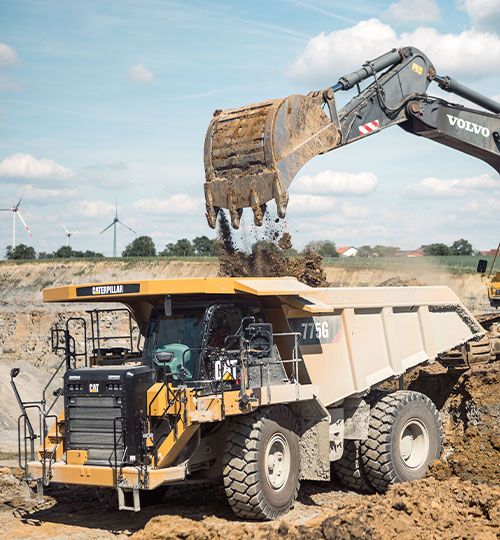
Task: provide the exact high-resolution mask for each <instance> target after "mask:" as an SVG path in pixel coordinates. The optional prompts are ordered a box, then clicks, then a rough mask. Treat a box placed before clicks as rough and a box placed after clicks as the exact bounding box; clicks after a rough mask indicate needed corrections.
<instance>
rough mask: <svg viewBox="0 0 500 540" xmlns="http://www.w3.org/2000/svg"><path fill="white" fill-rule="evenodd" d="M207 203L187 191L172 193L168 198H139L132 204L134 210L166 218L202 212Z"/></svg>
mask: <svg viewBox="0 0 500 540" xmlns="http://www.w3.org/2000/svg"><path fill="white" fill-rule="evenodd" d="M204 205H205V201H204V199H201V198H197V197H190V196H189V195H187V194H186V193H180V194H178V195H172V196H171V197H168V198H167V199H139V200H138V201H135V202H134V204H133V205H132V206H133V208H134V210H138V211H140V212H144V213H145V214H146V215H147V214H156V215H162V216H164V217H166V218H168V217H169V216H172V215H175V216H178V215H189V213H191V212H192V213H193V214H196V213H198V212H200V211H201V210H202V209H203V207H204Z"/></svg>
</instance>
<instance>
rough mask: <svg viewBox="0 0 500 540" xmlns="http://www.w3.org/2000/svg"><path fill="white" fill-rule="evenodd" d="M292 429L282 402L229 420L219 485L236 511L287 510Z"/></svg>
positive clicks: (253, 515) (295, 451)
mask: <svg viewBox="0 0 500 540" xmlns="http://www.w3.org/2000/svg"><path fill="white" fill-rule="evenodd" d="M297 433H298V428H297V423H296V422H295V419H294V417H293V415H292V413H291V412H290V410H289V409H288V408H286V407H285V406H283V405H276V406H274V407H266V408H264V409H259V410H258V411H255V412H253V413H251V414H246V415H242V416H237V417H234V418H232V419H231V420H230V422H229V425H228V431H227V439H226V449H225V455H224V473H223V474H224V488H225V490H226V496H227V498H228V501H229V504H230V505H231V508H232V509H233V511H234V512H235V514H236V515H237V516H239V517H242V518H250V519H276V518H278V517H280V516H282V515H283V514H286V513H287V512H288V511H289V510H290V508H291V507H292V505H293V503H294V501H295V499H296V498H297V493H298V490H299V474H300V450H299V436H298V434H297Z"/></svg>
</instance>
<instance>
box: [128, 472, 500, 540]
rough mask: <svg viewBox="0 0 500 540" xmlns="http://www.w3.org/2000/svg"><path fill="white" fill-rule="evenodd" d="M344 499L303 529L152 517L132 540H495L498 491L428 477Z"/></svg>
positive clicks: (498, 524)
mask: <svg viewBox="0 0 500 540" xmlns="http://www.w3.org/2000/svg"><path fill="white" fill-rule="evenodd" d="M360 499H361V498H360V497H347V498H346V499H345V502H340V504H338V505H335V506H330V507H326V508H323V513H322V515H321V517H316V518H313V519H311V520H309V521H306V522H305V523H304V524H296V523H295V524H294V523H290V522H288V521H286V520H283V521H281V522H276V523H272V524H266V523H264V524H257V523H235V522H229V523H228V522H227V521H223V520H221V519H220V518H216V519H213V518H212V519H209V518H206V519H203V520H201V521H199V520H192V519H187V518H179V519H175V520H172V519H171V518H170V517H168V516H156V517H154V518H153V519H152V520H150V521H149V522H148V523H147V525H146V526H145V528H144V529H143V530H142V531H139V532H137V533H136V534H134V535H133V536H132V538H133V539H135V540H166V539H185V538H192V539H196V540H219V539H228V540H232V539H235V540H236V539H238V538H251V539H264V538H266V539H269V540H278V539H289V540H299V539H304V540H306V539H307V540H312V539H318V540H319V539H322V538H324V539H326V540H334V539H335V540H344V539H345V540H358V539H359V540H361V539H363V540H364V539H366V540H368V539H370V540H371V539H386V538H397V539H398V540H406V539H408V540H414V539H422V540H423V539H428V538H439V539H452V538H478V539H479V538H481V539H491V540H494V539H497V538H498V537H497V534H496V533H497V532H498V529H499V528H500V488H498V487H495V488H491V487H489V486H486V485H479V486H476V485H474V484H472V483H471V482H461V481H460V480H459V479H457V478H453V479H449V480H447V481H446V482H439V481H437V480H436V479H434V478H426V479H423V480H420V481H418V482H414V483H411V484H399V485H396V486H392V487H391V488H390V489H389V490H388V492H387V493H386V494H385V495H371V496H365V497H363V499H362V500H360Z"/></svg>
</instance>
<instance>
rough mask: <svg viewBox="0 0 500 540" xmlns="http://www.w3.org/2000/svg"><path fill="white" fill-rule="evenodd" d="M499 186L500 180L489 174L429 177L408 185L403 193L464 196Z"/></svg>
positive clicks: (425, 195)
mask: <svg viewBox="0 0 500 540" xmlns="http://www.w3.org/2000/svg"><path fill="white" fill-rule="evenodd" d="M498 187H500V182H499V181H498V180H494V179H493V178H492V177H491V176H490V175H489V174H482V175H480V176H472V177H469V178H450V179H441V178H435V177H429V178H424V179H423V180H421V181H420V182H416V183H413V184H409V185H407V186H406V187H405V189H404V190H403V193H404V194H405V195H408V196H412V197H464V196H465V195H467V193H468V192H469V193H470V191H477V190H482V189H490V188H494V189H498Z"/></svg>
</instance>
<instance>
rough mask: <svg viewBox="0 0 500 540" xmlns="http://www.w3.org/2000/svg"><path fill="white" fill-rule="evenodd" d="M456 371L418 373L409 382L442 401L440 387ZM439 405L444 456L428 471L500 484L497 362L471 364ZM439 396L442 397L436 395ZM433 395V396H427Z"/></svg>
mask: <svg viewBox="0 0 500 540" xmlns="http://www.w3.org/2000/svg"><path fill="white" fill-rule="evenodd" d="M457 375H458V373H457V372H455V371H454V370H450V372H449V373H447V374H445V375H444V376H441V377H439V379H436V378H435V377H433V376H432V375H423V374H422V375H421V377H420V379H421V380H420V381H418V380H416V381H415V382H414V383H413V384H410V389H415V387H418V386H419V384H423V385H424V388H422V391H423V392H424V393H427V394H432V393H433V394H435V397H433V399H434V400H435V402H436V400H437V403H438V404H439V401H442V399H443V397H442V396H443V390H444V391H445V392H446V388H445V387H446V386H447V385H448V386H450V383H453V379H455V378H456V377H457ZM444 395H445V396H446V395H448V397H447V398H446V401H445V402H444V404H443V405H442V408H441V417H442V419H443V425H444V429H445V442H444V445H445V449H444V453H443V459H442V460H440V461H437V462H435V463H434V465H433V467H432V468H431V473H432V474H433V475H434V476H435V477H436V478H438V479H445V478H449V477H450V476H458V477H460V478H461V479H462V480H471V481H473V482H482V483H488V484H492V485H499V484H500V368H499V365H498V362H495V363H492V364H485V365H478V366H474V367H473V368H472V369H471V370H468V371H466V372H464V373H463V374H462V375H461V376H460V377H459V378H458V379H457V380H456V382H455V384H454V385H453V387H452V388H451V392H449V393H448V394H444ZM439 396H441V397H439ZM430 397H432V396H430Z"/></svg>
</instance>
